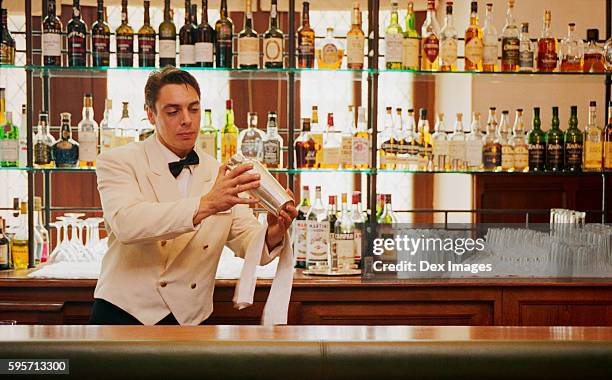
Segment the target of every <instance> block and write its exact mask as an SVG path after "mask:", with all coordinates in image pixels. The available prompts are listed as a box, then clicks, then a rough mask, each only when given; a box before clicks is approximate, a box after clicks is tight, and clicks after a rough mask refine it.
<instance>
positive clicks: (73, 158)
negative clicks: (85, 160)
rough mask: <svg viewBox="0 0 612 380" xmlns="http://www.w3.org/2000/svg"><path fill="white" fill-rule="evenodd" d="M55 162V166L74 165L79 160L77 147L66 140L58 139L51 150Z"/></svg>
mask: <svg viewBox="0 0 612 380" xmlns="http://www.w3.org/2000/svg"><path fill="white" fill-rule="evenodd" d="M53 155H54V157H55V164H56V165H57V166H63V167H67V166H75V165H76V164H77V162H78V160H79V149H78V147H77V146H76V145H72V143H70V142H68V141H65V140H64V141H60V142H58V143H57V144H56V145H55V149H54V150H53Z"/></svg>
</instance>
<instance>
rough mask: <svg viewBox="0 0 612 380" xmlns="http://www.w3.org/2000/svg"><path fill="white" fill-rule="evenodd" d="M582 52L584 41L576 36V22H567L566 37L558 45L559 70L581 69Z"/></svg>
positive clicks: (571, 70) (575, 70) (574, 70)
mask: <svg viewBox="0 0 612 380" xmlns="http://www.w3.org/2000/svg"><path fill="white" fill-rule="evenodd" d="M583 54H584V43H583V42H582V39H580V38H578V37H576V24H574V23H573V22H572V23H569V24H568V26H567V37H565V38H564V39H562V40H561V44H560V45H559V59H560V60H561V66H560V70H561V71H563V72H579V71H582V56H583Z"/></svg>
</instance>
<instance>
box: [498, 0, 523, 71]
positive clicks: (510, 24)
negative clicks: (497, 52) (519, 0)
mask: <svg viewBox="0 0 612 380" xmlns="http://www.w3.org/2000/svg"><path fill="white" fill-rule="evenodd" d="M514 2H515V1H514V0H508V11H507V12H506V25H504V28H503V29H502V34H501V47H502V55H501V71H504V72H514V71H518V70H519V56H520V38H519V35H520V30H519V27H518V25H517V24H516V20H515V19H514Z"/></svg>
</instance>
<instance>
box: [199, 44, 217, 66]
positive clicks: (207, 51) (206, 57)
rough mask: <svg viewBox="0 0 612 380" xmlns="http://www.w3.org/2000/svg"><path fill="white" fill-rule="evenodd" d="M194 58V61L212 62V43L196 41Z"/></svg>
mask: <svg viewBox="0 0 612 380" xmlns="http://www.w3.org/2000/svg"><path fill="white" fill-rule="evenodd" d="M195 60H196V62H198V63H200V62H204V63H212V61H213V44H212V42H196V44H195Z"/></svg>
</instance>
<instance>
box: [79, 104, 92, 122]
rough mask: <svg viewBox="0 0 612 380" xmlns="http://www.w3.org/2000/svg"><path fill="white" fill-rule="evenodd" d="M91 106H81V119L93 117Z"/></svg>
mask: <svg viewBox="0 0 612 380" xmlns="http://www.w3.org/2000/svg"><path fill="white" fill-rule="evenodd" d="M93 112H94V110H93V107H83V111H82V116H83V120H91V119H93Z"/></svg>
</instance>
